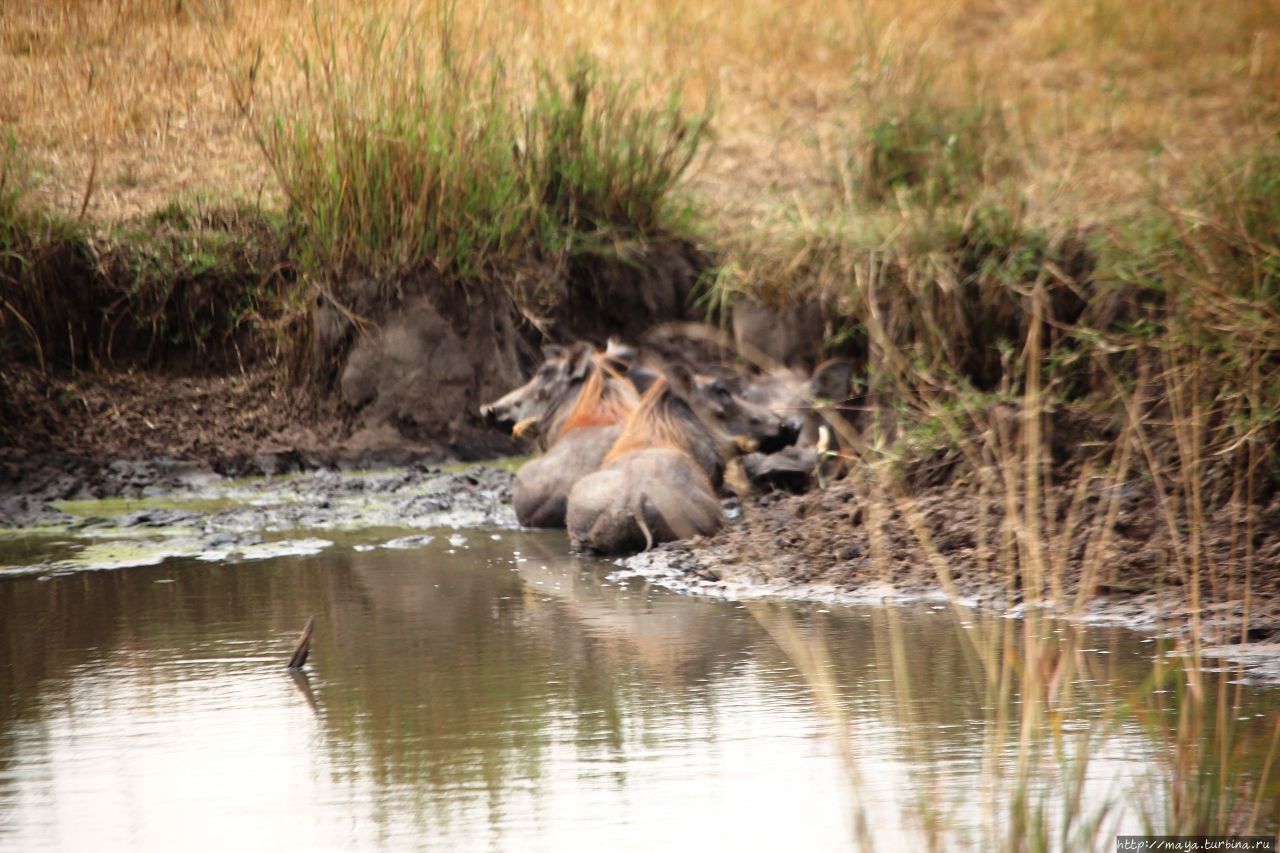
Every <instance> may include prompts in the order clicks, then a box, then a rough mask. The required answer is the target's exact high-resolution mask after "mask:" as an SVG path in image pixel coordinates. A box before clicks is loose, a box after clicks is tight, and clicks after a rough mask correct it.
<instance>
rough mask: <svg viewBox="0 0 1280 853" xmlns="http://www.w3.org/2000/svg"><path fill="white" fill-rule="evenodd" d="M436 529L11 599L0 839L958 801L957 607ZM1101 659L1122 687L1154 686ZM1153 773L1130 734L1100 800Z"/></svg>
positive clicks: (659, 825)
mask: <svg viewBox="0 0 1280 853" xmlns="http://www.w3.org/2000/svg"><path fill="white" fill-rule="evenodd" d="M450 536H451V534H449V533H445V534H443V535H440V536H437V537H436V538H435V539H434V540H432V541H431V542H430V543H428V544H427V545H426V546H425V547H421V548H418V549H411V550H393V549H392V550H389V549H373V550H356V549H354V548H352V547H350V543H347V544H340V545H338V546H335V547H333V548H330V549H328V550H326V551H324V552H323V553H320V554H318V555H315V556H309V557H287V558H279V559H274V560H264V561H260V562H255V563H242V564H230V565H229V564H214V565H210V564H207V563H196V562H194V561H171V562H168V563H166V564H164V565H162V566H158V567H154V568H139V569H130V570H124V571H116V572H88V573H79V574H73V575H67V576H62V577H55V578H51V579H45V580H37V579H35V578H19V579H14V580H9V581H6V582H2V583H0V624H2V626H3V627H0V637H2V638H3V647H0V673H2V674H3V681H2V682H0V698H2V699H3V702H2V703H0V847H4V848H6V849H7V848H13V849H20V850H55V849H56V850H90V849H92V850H108V849H129V850H174V849H183V850H188V849H209V850H228V849H236V850H286V849H287V850H300V849H369V848H385V849H396V850H399V849H415V848H416V849H425V848H430V849H438V850H469V849H510V850H579V849H590V850H595V849H600V848H605V849H618V850H658V849H672V850H684V849H738V850H781V849H793V850H830V849H844V848H847V847H849V846H850V845H851V844H852V843H853V841H854V826H855V819H856V816H857V814H859V813H860V814H863V815H865V816H866V818H867V820H868V822H869V824H870V827H871V830H872V831H871V835H872V837H873V838H874V840H875V842H876V845H877V847H879V848H880V849H885V850H894V849H902V847H903V845H905V844H906V843H907V840H908V838H909V837H910V836H911V835H912V833H914V832H916V831H917V830H918V820H917V819H916V818H914V817H913V815H915V814H916V813H917V812H918V810H919V809H918V806H919V803H920V799H919V795H920V794H921V792H924V791H930V792H932V793H930V794H929V796H930V797H935V796H936V797H940V798H942V799H944V800H950V801H952V802H950V803H946V804H945V805H946V807H947V808H948V809H949V810H951V811H954V812H956V813H958V814H961V815H963V814H964V813H965V809H966V808H967V807H968V808H970V810H972V807H971V806H967V805H966V804H967V803H970V802H971V801H972V800H973V799H974V798H975V797H976V796H977V795H978V783H977V781H976V780H977V779H978V776H979V770H980V763H981V760H982V755H983V749H984V744H983V729H982V726H981V723H982V721H983V720H984V718H985V717H986V716H987V715H988V714H989V711H990V708H989V706H988V705H987V704H986V703H987V702H988V696H987V693H986V691H985V689H984V688H983V686H982V679H981V677H980V672H979V667H980V664H979V661H978V659H977V658H976V657H975V656H974V654H973V653H972V651H971V650H967V649H966V647H965V646H964V644H963V643H961V642H959V641H958V639H957V636H958V635H957V625H956V619H955V617H954V616H953V615H952V614H951V613H949V612H932V611H930V610H928V609H927V608H922V609H921V610H919V611H898V612H897V613H896V614H895V617H894V623H895V624H890V622H888V621H886V620H887V612H886V611H885V610H883V609H865V610H864V609H841V608H826V607H820V606H802V607H801V606H790V605H788V606H785V607H781V606H768V607H767V608H765V609H764V610H761V609H760V608H759V607H758V606H753V608H751V609H749V608H747V607H745V606H743V605H740V604H733V603H727V602H720V601H712V600H705V599H698V598H692V597H688V596H679V595H675V594H672V593H669V592H666V591H664V590H661V589H657V588H652V587H646V586H644V585H642V584H640V583H638V582H633V583H629V584H626V585H620V584H613V583H609V582H607V581H605V580H604V577H605V574H606V573H607V570H608V569H609V568H610V567H609V566H608V564H602V563H600V562H596V561H590V560H584V559H578V558H573V557H569V556H566V553H565V552H566V548H565V542H564V539H563V537H562V536H560V535H555V534H524V533H513V532H505V531H504V532H501V533H490V532H481V531H467V532H465V534H464V535H463V536H464V539H465V541H463V540H460V539H458V538H456V536H455V537H454V539H453V541H450ZM310 614H315V615H316V617H317V624H318V627H317V636H316V643H315V646H314V649H313V653H312V663H311V664H310V665H309V666H308V673H307V675H305V676H296V677H295V676H291V675H290V674H288V673H286V672H285V671H283V669H282V668H281V663H282V661H283V660H284V658H285V657H286V656H287V654H288V650H289V648H290V646H291V643H292V639H293V636H294V635H295V634H296V631H297V630H298V629H299V627H300V626H301V625H302V623H303V622H304V621H305V619H306V617H307V616H308V615H310ZM896 631H902V632H905V637H906V642H905V643H904V644H902V645H901V646H900V647H899V648H900V649H905V650H906V655H907V657H906V659H905V660H901V659H899V660H893V659H892V658H893V655H894V651H893V649H894V646H893V644H892V643H890V634H892V633H893V632H896ZM788 637H792V638H799V639H801V640H804V641H806V642H808V641H820V642H818V643H816V647H819V648H821V649H823V650H824V653H825V657H823V658H822V659H821V660H819V661H817V662H816V663H813V666H816V667H820V668H821V669H823V670H824V671H825V672H827V673H829V675H830V678H829V679H828V678H819V679H818V681H819V682H821V683H823V684H827V685H829V695H827V693H828V691H827V690H826V689H825V688H821V687H815V679H814V673H813V672H809V673H807V677H805V676H802V675H801V674H800V673H799V672H797V669H796V666H795V665H794V656H790V657H789V656H788V654H787V653H785V652H784V649H785V648H786V647H787V644H788V642H789V641H788V639H787V638H788ZM1095 639H1096V642H1095V643H1094V645H1095V647H1097V648H1098V650H1099V654H1101V653H1106V657H1098V658H1097V660H1098V661H1105V662H1106V669H1105V673H1106V679H1111V680H1114V681H1115V682H1116V683H1117V685H1118V686H1117V687H1116V688H1115V690H1116V691H1117V692H1118V691H1122V690H1123V689H1125V687H1124V683H1125V681H1126V673H1128V674H1129V675H1131V679H1130V680H1129V683H1130V684H1132V683H1134V682H1136V681H1137V680H1138V679H1140V678H1141V675H1142V673H1143V672H1144V671H1145V668H1146V667H1148V666H1149V655H1150V649H1151V647H1150V646H1149V645H1146V646H1144V645H1142V644H1141V643H1139V642H1138V641H1137V639H1136V638H1132V637H1129V636H1127V635H1124V634H1121V633H1118V632H1115V633H1104V632H1099V633H1098V634H1097V635H1096V638H1095ZM780 644H781V645H780ZM904 671H905V672H909V673H910V678H909V679H902V678H895V677H894V673H895V672H896V673H903V672H904ZM1099 672H1103V670H1102V669H1099ZM1086 677H1088V676H1086ZM1099 680H1101V679H1099ZM907 682H909V684H910V685H911V686H912V687H911V690H910V691H907V692H905V693H904V690H903V685H904V683H907ZM815 692H816V693H818V694H823V695H818V696H817V700H816V701H815ZM1115 695H1116V694H1113V692H1112V690H1111V689H1110V688H1109V687H1108V685H1107V683H1099V684H1094V685H1084V686H1083V687H1082V690H1081V691H1080V701H1079V702H1078V703H1077V704H1076V705H1074V706H1073V707H1072V708H1070V709H1069V713H1068V717H1067V724H1070V723H1071V722H1072V720H1075V721H1077V722H1079V721H1087V720H1088V719H1090V718H1093V717H1096V716H1098V715H1099V714H1101V713H1102V710H1101V709H1102V708H1103V707H1104V706H1105V705H1107V703H1108V702H1110V701H1112V700H1114V699H1115ZM1273 698H1274V694H1272V699H1273ZM1257 701H1258V702H1262V703H1265V702H1266V701H1267V696H1265V695H1263V694H1261V693H1260V694H1259V697H1258V699H1257ZM835 729H839V730H840V731H842V732H845V733H847V735H848V737H834V736H833V730H835ZM921 733H927V737H922V735H921ZM925 744H927V746H925ZM1151 752H1152V747H1151V745H1150V739H1149V737H1148V736H1147V735H1145V734H1143V733H1142V732H1140V731H1137V730H1134V731H1121V732H1120V733H1119V734H1118V735H1117V736H1116V737H1115V738H1113V739H1112V740H1111V741H1110V742H1109V743H1108V744H1107V746H1106V748H1105V750H1103V751H1101V752H1100V753H1099V755H1098V756H1096V761H1097V763H1096V764H1095V766H1094V768H1093V770H1092V771H1091V772H1095V773H1096V775H1097V777H1098V778H1097V780H1096V784H1098V785H1099V786H1103V787H1110V786H1111V785H1112V784H1113V783H1114V782H1115V781H1116V780H1120V779H1123V778H1124V777H1125V776H1126V775H1127V774H1129V773H1130V772H1131V771H1132V770H1133V768H1135V767H1138V768H1140V767H1141V766H1143V765H1144V764H1145V763H1146V762H1147V761H1148V759H1149V757H1150V754H1151ZM851 781H856V782H857V783H858V784H857V787H856V791H857V797H856V798H855V796H854V791H855V788H853V787H852V786H851ZM855 800H856V802H857V803H858V804H859V808H858V809H855V807H854V803H855ZM942 805H944V804H943V803H939V806H940V807H941V806H942Z"/></svg>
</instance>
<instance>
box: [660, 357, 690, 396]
mask: <svg viewBox="0 0 1280 853" xmlns="http://www.w3.org/2000/svg"><path fill="white" fill-rule="evenodd" d="M666 374H667V382H668V384H670V385H671V387H672V388H673V389H675V391H676V392H677V393H679V394H681V395H682V396H684V397H689V396H691V395H692V394H693V382H694V379H693V374H692V373H690V372H689V368H687V367H685V366H684V365H683V364H673V365H671V366H670V367H668V368H667V370H666Z"/></svg>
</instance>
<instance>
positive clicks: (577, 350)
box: [482, 344, 639, 527]
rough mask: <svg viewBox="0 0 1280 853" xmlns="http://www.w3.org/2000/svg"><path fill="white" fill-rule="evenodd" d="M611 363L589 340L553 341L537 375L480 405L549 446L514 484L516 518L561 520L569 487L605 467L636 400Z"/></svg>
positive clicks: (529, 523)
mask: <svg viewBox="0 0 1280 853" xmlns="http://www.w3.org/2000/svg"><path fill="white" fill-rule="evenodd" d="M613 365H614V362H613V361H612V360H611V359H609V358H607V357H605V356H603V355H601V354H599V353H595V352H593V351H592V349H591V347H590V346H589V345H587V344H578V345H575V346H574V347H571V348H568V349H565V348H561V347H549V348H548V350H547V360H546V362H545V363H544V364H543V365H542V367H541V368H539V370H538V372H537V373H536V374H535V375H534V378H533V379H531V380H530V381H529V382H528V383H526V384H525V385H523V386H522V387H520V388H517V389H516V390H515V391H513V392H511V393H510V394H507V395H506V396H504V397H503V398H502V399H501V400H498V401H497V402H495V403H493V404H491V405H490V406H486V407H485V409H484V410H482V411H483V412H484V414H485V416H486V418H489V419H490V420H491V421H492V422H496V423H506V424H513V425H514V427H515V428H516V430H518V431H519V432H521V433H523V434H524V435H526V436H536V441H537V443H538V444H539V445H541V446H543V447H546V448H548V449H547V451H546V453H545V454H543V455H542V456H540V457H538V458H537V459H532V460H530V461H528V462H526V463H525V464H524V465H522V466H521V467H520V470H519V471H517V472H516V478H515V482H514V483H513V484H512V504H513V505H514V508H515V511H516V518H517V520H519V522H520V523H521V524H523V525H525V526H526V527H562V526H563V525H564V513H565V504H566V500H567V499H568V496H569V490H570V489H571V488H573V484H574V483H576V482H577V481H578V480H579V479H580V478H581V477H583V476H584V475H586V474H589V473H590V472H592V471H594V470H595V469H596V468H598V467H599V466H600V462H601V460H602V459H604V456H605V454H606V453H608V451H609V448H610V447H612V446H613V443H614V442H615V441H616V440H617V438H618V436H619V435H620V434H621V432H622V426H621V424H622V421H623V420H624V419H625V418H626V417H627V415H628V414H629V413H630V412H631V411H632V409H634V408H635V407H636V405H637V403H638V402H639V399H638V395H636V393H635V392H634V390H633V389H632V387H631V385H630V383H629V382H627V381H626V379H624V378H623V377H622V376H621V374H619V373H618V372H617V371H616V370H615V369H614V366H613Z"/></svg>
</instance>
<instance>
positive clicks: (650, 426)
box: [604, 377, 688, 464]
mask: <svg viewBox="0 0 1280 853" xmlns="http://www.w3.org/2000/svg"><path fill="white" fill-rule="evenodd" d="M668 389H669V385H668V383H667V380H666V377H662V378H660V379H658V380H656V381H655V382H654V383H653V384H652V385H650V386H649V390H647V391H645V392H644V396H643V397H641V398H640V405H639V406H637V407H636V410H635V411H634V412H632V413H631V417H629V418H627V422H626V426H624V427H623V429H622V435H620V436H618V440H617V441H615V442H614V443H613V447H612V448H610V450H609V453H608V454H607V455H606V456H605V457H604V462H605V463H606V464H607V463H609V462H612V461H613V460H615V459H617V458H618V457H619V456H623V455H625V454H627V453H631V452H633V451H636V450H645V449H647V448H650V447H669V448H672V449H674V450H679V451H680V452H682V453H685V454H687V453H688V448H687V446H686V445H687V431H688V427H687V426H686V425H683V424H681V423H680V422H679V421H678V420H677V419H676V418H675V416H674V415H672V413H671V410H670V406H669V405H668V403H669V400H670V395H669V393H668Z"/></svg>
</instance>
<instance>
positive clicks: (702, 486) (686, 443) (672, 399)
mask: <svg viewBox="0 0 1280 853" xmlns="http://www.w3.org/2000/svg"><path fill="white" fill-rule="evenodd" d="M676 381H678V379H677V380H676ZM705 437H706V430H705V427H704V426H703V425H702V423H701V422H700V421H699V419H698V417H697V415H695V414H694V412H693V410H692V409H691V408H690V406H689V403H688V402H687V401H686V399H685V398H684V396H682V395H681V394H680V393H678V392H677V391H676V389H675V388H673V387H672V380H669V379H668V378H666V377H660V378H658V379H657V380H655V381H654V382H653V384H652V385H651V386H650V387H649V389H648V390H647V391H646V392H645V394H644V396H643V397H642V398H641V400H640V406H639V407H638V408H637V409H636V410H635V412H633V413H632V415H631V417H630V418H628V420H627V423H626V426H625V428H624V429H623V432H622V435H621V436H619V438H618V441H617V443H615V444H614V446H613V448H612V449H611V450H610V451H609V454H608V455H607V456H606V457H605V459H604V467H603V468H601V469H600V470H599V471H596V472H595V473H592V474H588V475H587V476H585V477H583V478H582V479H581V480H579V481H578V483H577V485H575V486H574V487H573V489H572V491H570V493H569V500H568V505H567V513H566V521H567V524H568V528H569V538H570V540H571V541H572V542H573V545H574V547H576V548H580V549H587V550H592V551H598V552H601V553H606V554H616V553H621V552H625V551H634V550H639V549H641V548H644V549H647V548H650V547H652V546H653V545H655V544H657V543H659V542H668V541H671V540H674V539H684V538H687V537H690V536H695V535H704V536H705V535H710V534H712V533H714V532H716V531H717V530H718V529H719V528H720V525H721V523H722V521H723V516H722V514H721V511H720V502H719V500H718V499H717V498H716V492H715V487H714V485H713V484H712V479H711V476H709V474H708V472H707V470H706V467H705V465H704V464H700V463H699V462H698V461H695V453H696V451H698V450H699V449H700V445H701V444H702V443H703V441H704V440H705Z"/></svg>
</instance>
